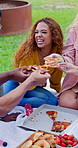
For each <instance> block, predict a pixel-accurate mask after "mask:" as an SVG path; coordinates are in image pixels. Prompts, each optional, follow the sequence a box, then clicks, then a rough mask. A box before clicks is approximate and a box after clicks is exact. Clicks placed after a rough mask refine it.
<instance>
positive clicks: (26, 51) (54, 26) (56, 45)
mask: <svg viewBox="0 0 78 148" xmlns="http://www.w3.org/2000/svg"><path fill="white" fill-rule="evenodd" d="M40 22H45V23H46V24H47V25H48V26H49V29H50V31H51V34H52V37H53V40H52V53H54V52H55V53H58V54H62V49H63V34H62V30H61V28H60V26H59V24H58V23H57V22H56V21H55V20H54V19H52V18H50V17H45V18H42V19H39V20H37V21H36V23H35V24H34V25H33V26H32V28H31V31H30V34H29V36H28V38H27V39H26V40H25V41H24V42H23V43H22V45H21V46H20V47H19V48H18V50H17V51H16V52H15V55H14V67H15V68H16V67H18V66H19V63H20V61H21V59H22V58H24V57H25V58H26V57H28V56H29V55H31V51H32V50H33V51H34V50H37V49H38V47H37V44H36V42H35V29H36V27H37V24H38V23H40ZM56 49H57V50H56Z"/></svg>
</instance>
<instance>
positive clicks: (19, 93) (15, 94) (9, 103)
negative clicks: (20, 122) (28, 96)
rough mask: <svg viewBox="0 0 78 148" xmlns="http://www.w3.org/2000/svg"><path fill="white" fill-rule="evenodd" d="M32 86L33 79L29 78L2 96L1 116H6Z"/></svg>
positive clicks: (0, 99)
mask: <svg viewBox="0 0 78 148" xmlns="http://www.w3.org/2000/svg"><path fill="white" fill-rule="evenodd" d="M31 86H32V82H31V79H29V78H28V79H27V80H26V81H24V82H23V83H22V84H21V85H19V86H18V87H17V88H16V89H14V90H12V91H11V92H9V93H8V94H6V95H4V96H2V97H0V117H3V116H5V115H6V114H7V113H8V112H10V111H11V110H12V109H13V108H14V107H15V106H16V105H18V104H19V102H20V101H21V99H22V98H23V96H24V94H25V93H26V91H27V90H28V89H29V88H30V87H31Z"/></svg>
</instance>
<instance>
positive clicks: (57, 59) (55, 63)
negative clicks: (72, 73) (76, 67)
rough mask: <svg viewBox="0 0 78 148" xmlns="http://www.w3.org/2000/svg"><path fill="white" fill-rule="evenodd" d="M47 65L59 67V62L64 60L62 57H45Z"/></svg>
mask: <svg viewBox="0 0 78 148" xmlns="http://www.w3.org/2000/svg"><path fill="white" fill-rule="evenodd" d="M44 60H45V65H47V66H48V67H50V66H51V67H59V62H60V61H61V60H62V58H61V57H45V58H44Z"/></svg>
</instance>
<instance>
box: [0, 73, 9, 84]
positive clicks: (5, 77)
mask: <svg viewBox="0 0 78 148" xmlns="http://www.w3.org/2000/svg"><path fill="white" fill-rule="evenodd" d="M11 78H12V71H9V72H5V73H2V74H0V85H1V84H3V83H5V82H6V81H8V80H11Z"/></svg>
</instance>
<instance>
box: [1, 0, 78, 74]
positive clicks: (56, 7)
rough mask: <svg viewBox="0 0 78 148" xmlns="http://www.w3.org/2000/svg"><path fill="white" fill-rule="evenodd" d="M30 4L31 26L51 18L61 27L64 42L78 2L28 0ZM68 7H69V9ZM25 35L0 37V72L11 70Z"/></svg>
mask: <svg viewBox="0 0 78 148" xmlns="http://www.w3.org/2000/svg"><path fill="white" fill-rule="evenodd" d="M29 1H30V2H31V3H32V24H33V23H34V22H35V21H36V20H37V19H40V18H42V17H46V16H47V17H48V16H49V17H52V18H53V19H55V20H56V21H57V22H58V23H59V24H60V26H61V28H62V31H63V34H64V42H65V41H66V37H67V28H68V26H69V25H70V24H71V23H72V21H73V20H74V18H75V16H76V14H77V12H78V9H77V8H78V0H59V1H58V0H29ZM69 6H70V7H69ZM26 37H27V33H24V34H20V35H12V36H4V37H0V72H1V73H2V72H5V71H8V70H11V69H12V62H13V55H14V52H15V51H16V50H17V48H18V46H19V45H20V44H21V43H22V42H23V41H24V40H25V39H26Z"/></svg>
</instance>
